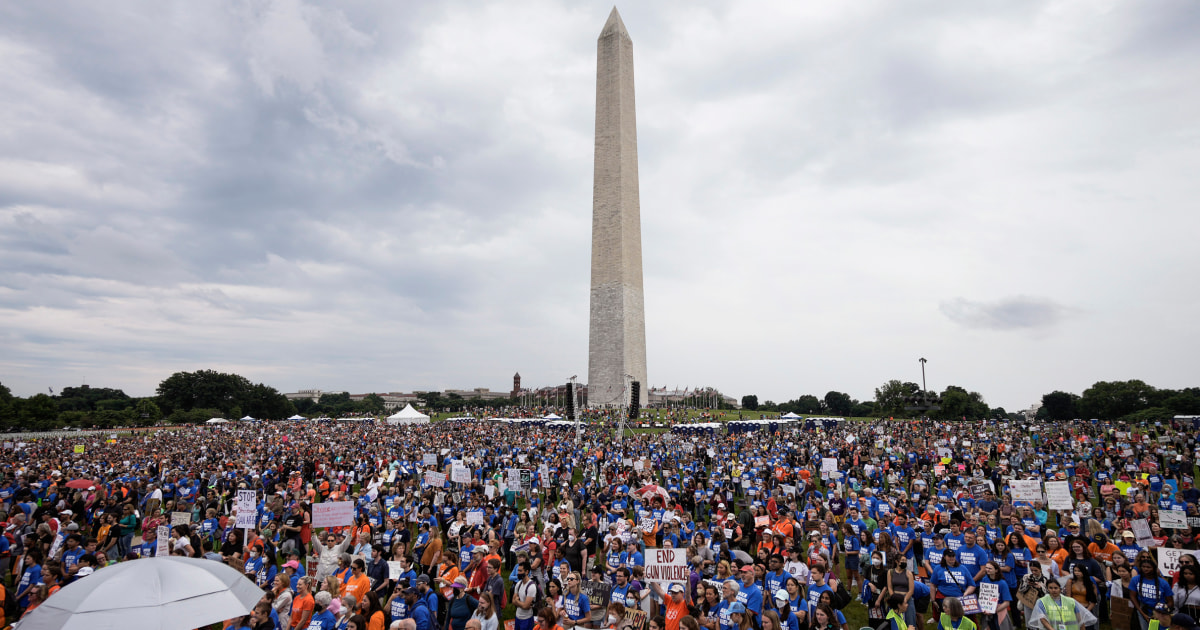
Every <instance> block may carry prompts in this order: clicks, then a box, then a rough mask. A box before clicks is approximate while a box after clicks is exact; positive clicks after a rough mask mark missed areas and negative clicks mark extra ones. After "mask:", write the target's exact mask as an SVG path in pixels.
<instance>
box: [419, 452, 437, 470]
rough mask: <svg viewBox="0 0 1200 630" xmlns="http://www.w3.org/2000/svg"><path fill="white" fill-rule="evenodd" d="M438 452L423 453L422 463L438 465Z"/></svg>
mask: <svg viewBox="0 0 1200 630" xmlns="http://www.w3.org/2000/svg"><path fill="white" fill-rule="evenodd" d="M437 458H438V456H437V453H425V454H424V455H421V464H422V465H424V466H434V467H436V466H437Z"/></svg>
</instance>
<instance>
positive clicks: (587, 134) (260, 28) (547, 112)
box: [0, 0, 1200, 410]
mask: <svg viewBox="0 0 1200 630" xmlns="http://www.w3.org/2000/svg"><path fill="white" fill-rule="evenodd" d="M611 8H612V5H611V4H610V3H593V2H574V1H571V2H550V1H529V2H515V1H514V2H504V3H481V2H471V3H461V2H445V3H441V2H439V3H426V2H414V3H400V2H393V1H390V0H386V1H384V0H380V1H373V0H361V1H356V2H343V3H319V4H317V3H314V4H308V3H304V2H301V1H300V0H260V1H255V2H224V3H223V2H182V1H181V2H148V1H146V2H119V1H113V2H103V3H94V2H82V1H81V2H51V3H25V2H9V3H4V4H2V5H0V60H2V61H0V382H3V383H4V384H5V385H7V386H9V387H11V388H12V389H13V391H14V393H17V394H20V395H30V394H33V393H37V392H43V391H46V388H47V387H53V388H55V390H58V389H59V388H60V387H62V386H66V385H76V384H79V383H81V382H84V381H85V380H86V382H87V383H88V384H91V385H93V386H110V387H120V388H124V389H125V390H126V391H127V392H129V393H130V394H133V395H148V394H151V393H153V391H154V388H155V386H156V385H157V383H158V382H159V381H160V380H161V379H163V378H164V377H166V376H167V375H169V374H170V373H172V372H174V371H177V370H196V369H204V368H211V369H218V370H223V371H234V372H238V373H240V374H243V375H245V376H247V377H248V378H250V379H252V380H254V381H262V382H266V383H268V384H271V385H274V386H275V387H278V388H279V389H281V390H284V391H294V390H296V389H299V388H323V389H349V390H351V391H354V392H367V391H411V390H414V389H434V388H437V389H441V388H447V387H490V388H493V389H503V390H507V389H508V388H509V387H510V386H511V380H510V379H511V376H512V374H513V372H516V371H520V372H521V374H522V376H523V377H524V383H525V384H526V385H548V384H557V383H562V382H564V380H565V379H566V377H569V376H570V375H572V374H579V375H581V376H583V375H586V374H587V365H586V363H587V346H588V340H587V331H588V277H589V264H590V258H589V251H590V225H591V190H592V189H591V186H592V136H593V132H594V128H593V125H594V119H595V110H594V98H595V68H596V37H597V36H598V35H599V33H600V29H601V27H602V26H603V24H604V21H605V19H606V18H607V16H608V13H609V11H610V10H611ZM620 9H621V11H622V16H623V18H624V22H625V24H626V26H627V27H628V29H629V31H630V34H631V35H632V37H633V41H634V55H635V62H636V78H637V105H638V126H639V127H638V132H639V133H638V135H639V153H640V175H641V187H642V188H641V205H642V229H643V246H644V264H645V271H644V273H645V289H646V328H647V341H648V350H647V355H648V365H649V375H650V379H649V380H650V381H651V384H652V385H655V386H664V385H665V386H671V387H674V386H679V387H684V386H692V387H695V386H700V385H712V386H716V387H719V388H721V389H722V390H723V391H725V392H726V393H729V394H732V395H735V396H739V397H740V396H742V395H744V394H751V393H753V394H758V395H759V397H760V399H773V400H785V399H789V398H794V397H796V396H799V395H801V394H804V393H814V394H817V395H823V394H824V393H825V392H826V391H828V390H831V389H837V390H840V391H846V392H849V393H850V394H851V395H853V396H855V397H856V398H871V397H872V396H873V391H874V388H875V387H876V386H878V385H879V384H881V383H883V382H884V381H886V380H887V379H890V378H901V379H905V380H914V381H916V380H919V378H920V365H919V364H918V362H917V359H918V358H920V357H925V358H927V359H928V360H929V363H928V366H927V367H928V378H929V385H930V387H931V388H937V389H939V390H940V389H942V388H944V387H945V386H946V385H948V384H957V385H961V386H963V387H966V388H968V389H972V390H978V391H980V392H981V393H983V394H984V396H985V398H986V399H987V400H988V402H989V403H991V404H992V405H994V406H1005V407H1007V408H1009V409H1010V410H1012V409H1015V408H1023V407H1027V406H1028V405H1029V404H1030V403H1033V402H1034V401H1036V400H1038V399H1039V398H1040V396H1041V395H1042V394H1043V393H1046V392H1049V391H1052V390H1054V389H1064V390H1068V391H1075V392H1080V391H1082V390H1083V389H1084V388H1086V387H1087V386H1088V385H1090V384H1091V383H1093V382H1095V381H1097V380H1113V379H1129V378H1140V379H1144V380H1146V381H1148V382H1150V383H1151V384H1154V385H1157V386H1160V387H1183V386H1195V385H1200V382H1197V370H1196V367H1195V365H1196V358H1195V354H1196V351H1197V350H1198V349H1200V332H1198V330H1200V327H1198V326H1197V325H1196V322H1197V321H1198V320H1200V294H1198V293H1197V292H1196V291H1195V282H1196V280H1195V278H1196V274H1197V271H1198V270H1200V248H1198V247H1197V246H1196V235H1197V233H1200V215H1198V213H1197V198H1200V177H1197V175H1196V168H1197V165H1198V164H1200V38H1197V37H1196V34H1197V33H1200V4H1197V3H1196V2H1193V1H1192V0H1177V1H1169V0H1165V1H1151V2H1132V1H1130V2H1111V1H1104V0H1079V1H1061V2H1060V1H1055V2H1024V1H1011V0H1005V1H995V2H971V3H963V2H956V1H952V0H947V1H945V2H932V1H931V2H903V3H897V2H888V1H883V0H880V1H874V2H851V3H845V2H774V3H760V2H748V1H744V0H740V1H737V2H721V1H716V0H712V1H706V2H695V1H687V2H671V1H664V2H653V3H647V2H639V3H636V4H630V5H629V6H622V7H620Z"/></svg>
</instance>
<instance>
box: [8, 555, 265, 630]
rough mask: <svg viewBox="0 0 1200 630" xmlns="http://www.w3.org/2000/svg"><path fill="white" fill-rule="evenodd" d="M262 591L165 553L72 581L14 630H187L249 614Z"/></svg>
mask: <svg viewBox="0 0 1200 630" xmlns="http://www.w3.org/2000/svg"><path fill="white" fill-rule="evenodd" d="M262 596H263V591H262V589H260V588H258V587H257V586H255V585H254V583H253V582H251V581H250V580H248V579H246V578H245V577H244V576H243V575H242V574H241V573H238V572H237V571H236V570H235V569H233V567H230V566H228V565H226V564H224V563H221V562H216V561H213V560H202V559H199V558H185V557H183V556H167V557H162V558H145V559H142V560H132V561H129V562H122V563H120V564H116V565H113V566H109V567H105V568H103V569H100V570H99V571H96V572H95V573H93V574H92V575H90V576H87V577H85V578H83V579H81V580H77V581H75V582H73V583H71V584H69V585H67V586H64V587H63V588H62V590H60V591H58V592H57V593H55V594H54V595H52V596H51V597H50V598H49V599H47V600H46V601H45V602H43V603H42V605H41V606H38V607H37V608H36V609H34V611H33V612H31V613H29V616H28V617H26V618H25V619H22V620H21V622H20V624H19V627H20V630H51V629H54V630H58V629H59V628H62V629H64V630H71V629H76V628H78V629H79V630H84V629H87V630H99V629H103V628H121V629H122V630H176V629H178V630H190V629H192V628H200V627H203V626H206V625H208V624H210V623H215V622H218V621H224V620H226V619H232V618H234V617H240V616H242V615H246V614H249V613H250V610H251V609H253V608H254V605H255V604H257V603H258V601H259V600H260V599H262Z"/></svg>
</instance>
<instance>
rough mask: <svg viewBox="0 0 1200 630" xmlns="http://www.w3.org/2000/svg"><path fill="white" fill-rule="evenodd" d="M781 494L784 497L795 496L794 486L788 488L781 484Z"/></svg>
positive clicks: (786, 485)
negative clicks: (784, 495)
mask: <svg viewBox="0 0 1200 630" xmlns="http://www.w3.org/2000/svg"><path fill="white" fill-rule="evenodd" d="M783 493H784V494H786V495H789V496H795V495H796V486H790V485H788V484H786V483H785V484H783Z"/></svg>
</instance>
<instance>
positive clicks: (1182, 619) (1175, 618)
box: [1171, 613, 1196, 628]
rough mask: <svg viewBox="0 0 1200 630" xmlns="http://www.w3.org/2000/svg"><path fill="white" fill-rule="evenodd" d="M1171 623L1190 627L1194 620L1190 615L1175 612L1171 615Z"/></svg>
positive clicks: (1194, 622) (1193, 624)
mask: <svg viewBox="0 0 1200 630" xmlns="http://www.w3.org/2000/svg"><path fill="white" fill-rule="evenodd" d="M1171 625H1172V626H1179V627H1181V628H1191V627H1193V626H1195V625H1196V621H1195V620H1194V619H1192V616H1191V615H1188V614H1184V613H1175V614H1174V615H1171Z"/></svg>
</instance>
